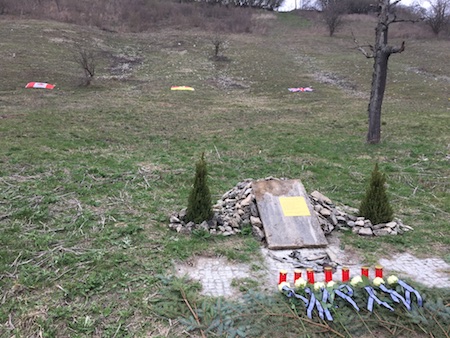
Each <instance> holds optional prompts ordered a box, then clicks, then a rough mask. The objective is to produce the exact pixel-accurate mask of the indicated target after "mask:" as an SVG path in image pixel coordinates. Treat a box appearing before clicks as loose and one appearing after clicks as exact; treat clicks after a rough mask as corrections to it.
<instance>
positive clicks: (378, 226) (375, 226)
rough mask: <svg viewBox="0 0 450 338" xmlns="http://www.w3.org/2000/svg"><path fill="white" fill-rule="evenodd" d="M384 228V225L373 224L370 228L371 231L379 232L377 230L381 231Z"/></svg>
mask: <svg viewBox="0 0 450 338" xmlns="http://www.w3.org/2000/svg"><path fill="white" fill-rule="evenodd" d="M385 227H386V224H384V223H379V224H375V225H374V226H372V229H373V230H379V229H383V228H385Z"/></svg>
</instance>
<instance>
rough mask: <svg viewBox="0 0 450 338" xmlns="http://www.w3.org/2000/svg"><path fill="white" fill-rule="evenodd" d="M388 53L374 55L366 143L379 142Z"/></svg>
mask: <svg viewBox="0 0 450 338" xmlns="http://www.w3.org/2000/svg"><path fill="white" fill-rule="evenodd" d="M388 59H389V54H386V53H383V52H382V51H380V52H379V53H377V54H376V55H375V61H374V65H373V74H372V89H371V92H370V101H369V131H368V133H367V142H368V143H380V138H381V106H382V104H383V97H384V90H385V89H386V81H387V65H388Z"/></svg>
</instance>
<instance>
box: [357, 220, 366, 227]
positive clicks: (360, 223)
mask: <svg viewBox="0 0 450 338" xmlns="http://www.w3.org/2000/svg"><path fill="white" fill-rule="evenodd" d="M355 225H357V226H359V227H363V226H364V220H361V219H359V220H357V221H356V222H355Z"/></svg>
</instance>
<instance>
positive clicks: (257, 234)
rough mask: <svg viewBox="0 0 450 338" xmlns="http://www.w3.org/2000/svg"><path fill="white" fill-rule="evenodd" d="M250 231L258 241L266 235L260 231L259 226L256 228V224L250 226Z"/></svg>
mask: <svg viewBox="0 0 450 338" xmlns="http://www.w3.org/2000/svg"><path fill="white" fill-rule="evenodd" d="M252 233H253V236H255V238H256V239H257V240H259V241H260V242H262V241H263V240H264V238H265V237H266V235H265V234H264V231H262V230H261V229H260V228H258V227H257V226H254V225H253V226H252Z"/></svg>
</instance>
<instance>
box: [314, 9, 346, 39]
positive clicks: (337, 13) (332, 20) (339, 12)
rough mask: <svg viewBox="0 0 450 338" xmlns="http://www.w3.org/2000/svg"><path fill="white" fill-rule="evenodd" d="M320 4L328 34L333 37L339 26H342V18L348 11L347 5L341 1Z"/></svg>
mask: <svg viewBox="0 0 450 338" xmlns="http://www.w3.org/2000/svg"><path fill="white" fill-rule="evenodd" d="M319 3H320V6H321V8H322V16H323V21H324V22H325V25H326V27H327V29H328V33H329V34H330V36H333V34H334V32H336V30H337V29H338V28H339V26H342V23H343V19H342V17H343V15H344V14H345V13H346V11H347V6H346V3H345V2H342V1H340V0H320V1H319Z"/></svg>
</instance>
